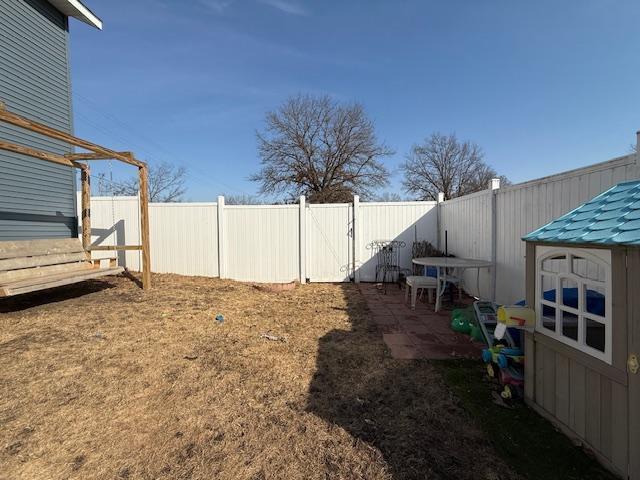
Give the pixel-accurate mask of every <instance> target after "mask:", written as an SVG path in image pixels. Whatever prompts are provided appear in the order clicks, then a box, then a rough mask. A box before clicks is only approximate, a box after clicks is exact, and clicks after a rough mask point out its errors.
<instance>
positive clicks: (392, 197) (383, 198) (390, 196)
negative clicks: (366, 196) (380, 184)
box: [374, 192, 402, 202]
mask: <svg viewBox="0 0 640 480" xmlns="http://www.w3.org/2000/svg"><path fill="white" fill-rule="evenodd" d="M374 200H375V201H376V202H401V201H402V197H400V194H398V193H396V192H382V193H380V194H379V195H376V196H375V198H374Z"/></svg>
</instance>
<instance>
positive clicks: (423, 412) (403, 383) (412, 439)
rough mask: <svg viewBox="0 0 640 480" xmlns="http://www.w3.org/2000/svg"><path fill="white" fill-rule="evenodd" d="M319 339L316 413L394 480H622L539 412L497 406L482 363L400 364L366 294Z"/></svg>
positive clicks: (352, 293)
mask: <svg viewBox="0 0 640 480" xmlns="http://www.w3.org/2000/svg"><path fill="white" fill-rule="evenodd" d="M343 289H344V295H345V297H346V298H347V304H348V307H347V313H348V315H349V319H350V322H351V328H350V329H349V330H332V331H330V332H329V333H327V334H326V335H324V336H323V337H322V338H321V339H320V340H319V345H318V356H317V360H316V372H315V374H314V377H313V379H312V381H311V384H310V387H309V395H308V401H307V410H308V411H309V412H312V413H314V414H316V415H318V416H319V417H321V418H323V419H325V420H326V421H327V422H330V423H332V424H335V425H338V426H339V427H341V428H343V429H345V430H346V431H347V432H349V433H350V434H351V435H352V436H353V437H354V439H355V441H362V442H366V443H367V444H369V445H371V446H373V447H375V448H376V449H378V450H379V451H380V453H381V454H382V457H383V458H384V461H385V463H386V465H387V468H388V471H389V473H390V474H391V477H392V478H394V479H425V478H447V479H448V478H450V479H456V480H463V479H491V480H497V479H517V478H526V479H532V480H533V479H549V480H556V479H557V480H561V479H562V480H578V479H614V478H616V477H614V476H613V475H611V474H610V473H608V472H607V471H606V470H604V469H603V468H602V467H601V466H600V465H599V464H598V463H597V462H596V461H595V459H593V458H592V457H590V456H589V455H587V454H586V453H585V452H584V451H583V450H581V449H580V448H578V447H576V446H574V445H573V444H572V443H571V442H570V440H569V439H568V438H567V437H565V436H564V435H562V434H561V433H559V432H557V431H556V430H555V429H554V428H553V426H552V425H551V424H550V423H549V422H548V421H546V420H545V419H543V418H542V417H540V416H539V415H538V414H536V413H535V412H534V411H533V410H531V409H529V408H528V407H526V406H524V405H520V406H518V407H517V408H515V409H514V410H507V409H504V408H502V407H499V406H497V405H496V404H494V403H493V401H492V396H491V388H492V386H491V384H490V383H488V381H485V380H484V377H485V375H484V368H483V365H482V364H481V362H480V361H473V360H448V361H438V362H435V361H426V360H396V359H393V358H391V356H390V354H389V352H388V351H387V348H386V346H385V345H384V343H383V342H382V335H381V333H380V332H379V331H378V327H376V326H375V324H374V323H373V322H371V321H370V320H369V316H370V314H369V312H368V310H367V308H366V304H365V302H364V299H363V297H362V294H361V293H360V292H359V290H358V289H357V287H355V286H352V285H345V286H344V287H343Z"/></svg>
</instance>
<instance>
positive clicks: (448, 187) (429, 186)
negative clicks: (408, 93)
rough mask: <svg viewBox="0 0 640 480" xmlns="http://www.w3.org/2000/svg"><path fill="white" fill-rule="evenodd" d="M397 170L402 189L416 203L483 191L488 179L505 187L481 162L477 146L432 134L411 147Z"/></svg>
mask: <svg viewBox="0 0 640 480" xmlns="http://www.w3.org/2000/svg"><path fill="white" fill-rule="evenodd" d="M400 168H401V170H402V172H403V174H404V179H403V182H402V183H403V185H404V187H405V189H406V190H407V192H409V193H410V194H412V195H414V196H415V197H417V198H418V199H420V200H436V199H437V198H438V192H444V196H445V199H450V198H455V197H459V196H462V195H467V194H469V193H473V192H477V191H480V190H484V189H486V188H488V185H489V181H490V180H491V179H492V178H500V179H501V182H504V184H508V183H509V181H508V179H507V178H506V177H504V176H498V175H497V173H496V171H495V170H494V169H493V168H491V167H490V166H488V165H487V164H486V163H485V162H484V160H483V153H482V149H481V148H480V147H479V146H478V145H476V144H475V143H471V142H469V141H465V142H460V141H458V139H457V138H456V136H455V135H454V134H449V135H442V134H440V133H434V134H432V135H431V136H430V137H429V138H427V139H425V141H424V142H423V143H422V144H420V145H414V146H413V148H412V149H411V152H410V153H409V155H408V156H407V159H406V161H405V162H404V163H403V164H402V165H401V167H400Z"/></svg>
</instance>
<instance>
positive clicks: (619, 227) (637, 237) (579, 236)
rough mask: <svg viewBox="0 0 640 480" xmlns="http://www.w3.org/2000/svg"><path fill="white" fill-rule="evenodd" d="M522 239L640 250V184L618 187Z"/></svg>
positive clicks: (620, 185)
mask: <svg viewBox="0 0 640 480" xmlns="http://www.w3.org/2000/svg"><path fill="white" fill-rule="evenodd" d="M522 239H523V240H526V241H530V242H549V243H579V244H596V245H638V246H640V180H634V181H631V182H624V183H619V184H617V185H616V186H614V187H611V188H610V189H609V190H607V191H606V192H604V193H601V194H600V195H598V196H597V197H595V198H593V199H591V200H589V201H588V202H587V203H585V204H583V205H581V206H579V207H578V208H576V209H575V210H572V211H570V212H569V213H567V214H565V215H563V216H561V217H560V218H557V219H555V220H554V221H552V222H551V223H547V224H546V225H545V226H543V227H540V228H538V229H537V230H535V231H533V232H531V233H529V234H528V235H525V236H524V237H523V238H522Z"/></svg>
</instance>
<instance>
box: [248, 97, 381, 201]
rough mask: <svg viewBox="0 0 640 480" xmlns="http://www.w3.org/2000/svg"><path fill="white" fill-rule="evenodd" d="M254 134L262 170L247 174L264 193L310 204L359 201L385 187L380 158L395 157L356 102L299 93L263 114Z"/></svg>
mask: <svg viewBox="0 0 640 480" xmlns="http://www.w3.org/2000/svg"><path fill="white" fill-rule="evenodd" d="M257 136H258V152H259V154H260V158H261V164H262V168H261V169H260V171H259V172H258V173H256V174H255V175H252V176H251V180H253V181H255V182H258V183H259V184H260V192H261V193H263V194H268V195H278V196H288V197H289V198H293V197H297V196H299V195H306V196H307V197H308V200H309V201H310V202H314V203H327V202H345V201H350V199H351V198H352V197H353V195H354V194H359V195H360V196H362V197H363V198H367V197H370V196H371V194H372V192H373V191H374V190H375V189H377V188H379V187H381V186H384V185H386V184H387V176H388V172H387V169H386V168H385V167H384V165H383V164H382V163H381V162H380V159H381V158H383V157H385V156H387V155H391V154H392V153H393V151H392V150H390V149H389V148H388V147H387V146H386V145H384V144H382V143H379V142H378V141H377V139H376V135H375V131H374V126H373V122H372V121H371V120H370V119H369V118H367V115H366V113H365V111H364V109H363V107H362V106H361V105H359V104H357V103H354V104H338V103H336V102H335V101H334V100H332V99H331V98H329V97H327V96H320V97H314V96H311V95H298V96H296V97H292V98H290V99H288V100H287V101H286V102H284V104H283V105H282V106H281V107H280V108H279V109H278V110H276V111H273V112H269V113H267V115H266V126H265V130H264V131H263V132H260V133H258V134H257Z"/></svg>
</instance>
